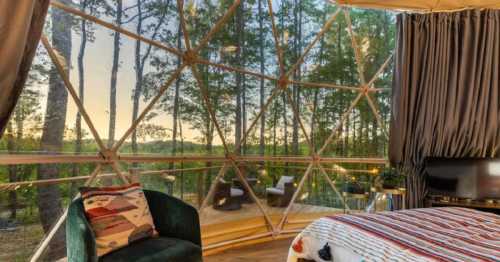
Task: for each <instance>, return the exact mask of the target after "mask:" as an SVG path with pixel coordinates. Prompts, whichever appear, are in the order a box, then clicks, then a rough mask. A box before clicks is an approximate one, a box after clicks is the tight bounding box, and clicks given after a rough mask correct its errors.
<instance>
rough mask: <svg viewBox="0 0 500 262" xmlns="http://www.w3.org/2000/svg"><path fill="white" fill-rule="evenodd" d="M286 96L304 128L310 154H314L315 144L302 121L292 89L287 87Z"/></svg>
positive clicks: (303, 131)
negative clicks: (291, 92)
mask: <svg viewBox="0 0 500 262" xmlns="http://www.w3.org/2000/svg"><path fill="white" fill-rule="evenodd" d="M285 93H286V96H287V98H288V104H289V105H290V106H291V107H292V112H293V114H294V115H295V118H297V122H298V123H299V126H300V129H301V130H302V133H303V134H302V135H303V136H304V138H305V139H306V143H307V145H308V146H309V150H310V152H309V153H310V154H311V155H314V154H316V152H315V151H314V145H313V144H312V141H311V139H310V138H309V135H308V134H307V130H306V128H305V126H304V122H303V121H302V119H301V117H300V114H299V109H298V107H297V104H295V102H294V101H293V98H292V95H291V94H290V90H288V89H286V90H285Z"/></svg>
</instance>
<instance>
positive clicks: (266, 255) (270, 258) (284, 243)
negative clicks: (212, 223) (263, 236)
mask: <svg viewBox="0 0 500 262" xmlns="http://www.w3.org/2000/svg"><path fill="white" fill-rule="evenodd" d="M292 240H293V238H288V239H282V240H276V241H271V242H266V243H262V244H256V245H252V246H245V247H241V248H235V249H229V250H226V251H223V252H221V253H218V254H216V255H211V256H206V257H204V258H203V261H205V262H255V261H259V262H286V258H287V255H288V249H289V248H290V244H291V242H292Z"/></svg>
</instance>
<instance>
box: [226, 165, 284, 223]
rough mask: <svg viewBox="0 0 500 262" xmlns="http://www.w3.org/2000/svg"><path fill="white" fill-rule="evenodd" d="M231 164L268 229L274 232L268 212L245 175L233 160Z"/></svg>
mask: <svg viewBox="0 0 500 262" xmlns="http://www.w3.org/2000/svg"><path fill="white" fill-rule="evenodd" d="M231 165H232V166H233V168H234V170H235V171H236V175H237V176H238V177H239V178H240V182H241V183H242V184H243V187H245V189H246V190H247V191H248V193H249V194H250V197H251V198H252V200H253V201H254V202H255V204H257V206H258V207H259V209H260V211H261V212H262V214H263V215H264V219H265V220H266V222H267V224H268V225H269V229H270V231H271V232H275V228H274V225H273V221H272V220H271V218H270V217H269V214H268V213H267V212H266V209H265V208H264V206H262V203H261V202H260V200H259V198H257V196H256V195H255V193H254V192H253V189H252V187H251V186H250V184H248V181H247V179H246V177H245V175H243V173H242V172H241V170H240V168H239V167H238V166H237V165H236V162H234V160H232V161H231Z"/></svg>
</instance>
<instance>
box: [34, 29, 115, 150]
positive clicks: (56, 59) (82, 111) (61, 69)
mask: <svg viewBox="0 0 500 262" xmlns="http://www.w3.org/2000/svg"><path fill="white" fill-rule="evenodd" d="M40 40H41V42H42V44H43V46H44V47H45V50H47V53H48V55H49V57H50V59H51V60H52V63H53V64H54V66H55V67H56V70H57V72H58V73H59V76H60V77H61V79H62V80H63V82H64V86H65V87H66V90H68V92H69V94H70V95H71V98H72V99H73V101H74V102H75V104H76V106H77V108H78V111H79V112H80V114H81V115H82V117H83V119H84V121H85V123H86V124H87V126H88V127H89V129H90V132H91V133H92V136H93V137H94V139H95V140H96V142H97V145H98V146H99V149H100V150H101V151H104V150H105V149H106V146H105V145H104V143H103V142H102V139H101V137H100V136H99V133H98V132H97V130H96V128H95V126H94V123H93V122H92V120H91V119H90V117H89V115H88V113H87V110H85V108H84V106H83V103H82V101H81V100H80V98H78V94H77V93H76V91H75V89H74V87H73V85H72V84H71V81H70V80H69V76H68V75H67V74H66V72H65V71H64V66H63V65H62V63H61V61H60V60H59V57H58V55H57V53H56V51H55V50H54V48H52V46H51V45H50V43H49V40H48V39H47V37H46V36H45V35H42V36H41V38H40ZM65 63H67V61H65ZM67 66H68V67H70V66H71V65H67Z"/></svg>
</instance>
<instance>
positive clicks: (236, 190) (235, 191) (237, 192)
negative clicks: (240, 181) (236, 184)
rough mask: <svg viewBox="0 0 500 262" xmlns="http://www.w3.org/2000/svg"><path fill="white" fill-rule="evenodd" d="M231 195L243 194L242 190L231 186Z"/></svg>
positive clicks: (238, 195)
mask: <svg viewBox="0 0 500 262" xmlns="http://www.w3.org/2000/svg"><path fill="white" fill-rule="evenodd" d="M231 196H232V197H240V196H243V190H241V189H238V188H233V187H231Z"/></svg>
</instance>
